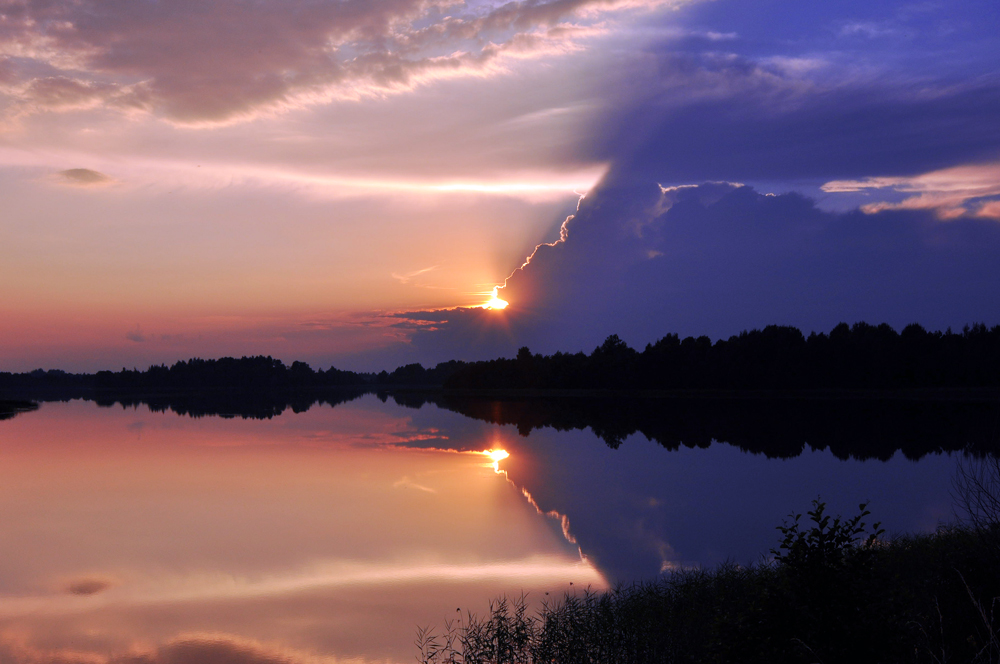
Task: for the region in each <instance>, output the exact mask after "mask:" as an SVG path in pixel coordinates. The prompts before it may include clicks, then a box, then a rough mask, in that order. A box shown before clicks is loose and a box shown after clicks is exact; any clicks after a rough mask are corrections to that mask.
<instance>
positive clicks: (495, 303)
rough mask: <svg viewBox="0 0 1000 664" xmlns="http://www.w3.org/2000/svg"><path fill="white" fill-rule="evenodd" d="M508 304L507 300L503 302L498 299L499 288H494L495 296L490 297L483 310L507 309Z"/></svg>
mask: <svg viewBox="0 0 1000 664" xmlns="http://www.w3.org/2000/svg"><path fill="white" fill-rule="evenodd" d="M507 304H509V303H508V302H507V300H501V299H500V298H499V297H497V287H496V286H494V287H493V295H492V297H490V299H489V301H488V302H487V303H486V304H484V305H483V309H506V308H507Z"/></svg>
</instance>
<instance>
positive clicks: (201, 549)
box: [0, 394, 1000, 664]
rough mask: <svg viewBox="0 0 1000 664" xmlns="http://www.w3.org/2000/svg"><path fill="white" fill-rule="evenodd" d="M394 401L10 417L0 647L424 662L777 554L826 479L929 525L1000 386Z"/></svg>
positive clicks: (1, 516) (949, 514)
mask: <svg viewBox="0 0 1000 664" xmlns="http://www.w3.org/2000/svg"><path fill="white" fill-rule="evenodd" d="M396 399H398V400H399V401H398V402H397V401H396ZM396 399H394V398H387V397H386V395H381V398H380V397H379V396H377V395H375V394H365V395H361V396H357V397H356V398H353V399H350V400H346V401H344V402H343V403H337V404H336V405H333V406H331V405H330V404H321V405H313V406H312V407H309V405H308V404H307V405H305V406H304V407H303V408H296V409H294V410H293V409H292V408H277V409H276V410H274V411H273V412H274V413H278V414H276V415H274V416H273V417H270V418H263V419H252V418H251V419H243V418H240V417H219V416H211V415H209V416H202V417H190V416H186V415H181V414H178V413H177V412H173V411H171V410H170V409H169V408H165V409H164V408H160V407H156V406H154V409H150V408H149V407H147V406H146V405H136V406H128V407H123V406H121V405H114V406H112V407H98V406H97V405H95V404H94V403H93V402H89V401H80V400H75V401H68V402H49V403H43V404H42V405H41V407H40V409H39V410H37V411H34V412H28V413H23V414H20V415H17V416H16V417H14V418H12V419H9V420H5V421H2V422H0V475H2V476H0V661H12V662H56V661H58V662H61V663H63V664H75V663H77V662H79V663H80V664H84V663H85V662H86V663H90V664H94V663H100V662H111V661H114V662H126V661H127V662H135V663H136V664H138V663H139V662H144V663H146V664H152V663H155V662H165V663H166V662H170V663H176V664H181V663H182V662H232V661H250V662H256V663H259V664H267V663H271V662H275V663H277V662H295V663H297V662H312V661H324V662H343V661H347V662H410V661H413V657H414V655H415V654H416V650H415V648H414V646H413V640H414V637H415V634H416V628H417V627H418V626H426V625H436V626H438V629H439V631H440V628H441V627H443V626H444V624H445V621H448V620H456V619H458V620H460V619H464V617H465V615H466V612H467V611H472V612H475V613H479V614H481V613H483V612H484V611H485V610H486V608H487V606H488V601H489V600H490V599H491V598H493V597H496V596H499V595H504V594H506V595H507V596H517V595H520V594H521V593H527V594H528V597H529V599H530V600H531V601H534V602H539V601H543V600H545V599H546V598H556V597H560V596H562V594H563V593H565V592H567V591H571V592H575V591H578V590H581V589H584V588H587V587H589V588H591V589H595V590H600V589H604V588H607V587H608V586H609V585H610V584H614V583H617V582H620V581H631V580H639V579H649V578H653V577H655V576H656V575H658V574H662V573H668V572H669V570H672V569H680V568H685V567H694V566H711V565H714V564H716V563H719V562H723V561H726V560H731V561H735V562H738V563H752V562H755V561H758V560H760V559H761V558H762V557H763V556H766V555H767V554H768V551H769V549H770V548H771V547H773V546H775V545H776V544H777V540H778V532H777V531H776V530H775V527H776V526H777V525H779V524H780V523H781V522H782V519H783V518H787V515H788V514H789V513H790V512H792V511H796V512H805V511H806V510H807V509H809V507H810V502H811V501H812V500H813V499H815V498H816V497H818V496H821V497H822V499H823V500H825V501H827V503H828V505H829V510H830V511H832V512H833V513H842V514H844V515H845V516H846V515H853V514H855V513H856V511H857V506H858V503H860V502H862V501H870V509H871V510H872V513H873V514H872V520H879V521H881V522H882V524H883V527H885V528H886V529H887V531H889V532H890V533H892V532H928V531H932V530H933V529H934V528H936V527H937V526H938V525H939V524H943V523H948V522H950V521H953V520H954V518H955V517H954V506H953V500H952V496H951V493H952V482H953V478H954V475H955V471H956V467H957V465H958V464H959V463H960V462H961V461H962V459H963V458H964V456H965V452H962V451H959V450H960V449H962V447H961V446H962V444H963V443H962V441H965V443H969V444H972V445H973V447H975V446H976V445H978V447H975V449H977V450H978V452H979V453H981V452H982V449H986V448H988V447H989V445H990V444H992V443H993V442H995V438H993V437H992V436H994V435H995V433H994V434H991V433H990V432H991V431H992V432H995V431H996V422H997V421H1000V420H997V419H996V418H995V415H996V414H997V413H998V412H1000V411H998V408H997V406H996V405H994V404H991V403H989V404H980V405H979V406H976V407H975V408H973V409H972V410H971V411H969V410H968V409H966V410H963V408H965V407H964V406H963V407H957V406H955V407H952V406H948V407H946V412H945V411H942V412H943V413H944V414H942V413H939V412H937V411H935V410H934V408H930V407H928V406H927V405H926V404H919V403H917V404H908V405H903V406H899V405H898V404H897V405H894V406H885V407H882V406H878V407H876V408H874V411H873V410H872V409H871V408H869V407H868V406H865V407H864V408H860V407H859V408H860V410H859V408H853V410H852V407H846V406H842V405H840V404H837V403H833V404H826V405H824V406H816V408H820V410H822V412H815V413H814V412H812V411H810V408H813V406H802V405H801V404H797V403H785V404H784V405H779V406H773V407H772V406H764V405H761V404H758V403H748V402H743V403H740V404H736V405H733V404H729V405H716V404H713V403H711V402H699V405H692V404H683V403H681V404H679V405H678V404H677V403H675V404H674V405H664V403H663V402H650V403H651V405H648V407H646V409H645V410H643V409H642V408H639V407H637V406H634V405H632V406H628V407H626V406H624V405H621V406H620V407H619V406H608V407H605V410H606V411H607V412H605V413H604V415H603V416H602V415H601V413H600V411H601V407H600V406H598V405H596V404H591V405H586V404H584V405H583V406H580V405H567V404H570V402H568V401H564V402H560V403H561V405H560V404H555V405H551V404H550V406H551V407H548V406H545V404H544V403H543V401H544V400H526V401H522V402H507V403H500V402H483V401H476V400H468V399H467V400H457V401H456V400H451V401H448V400H442V399H438V400H437V402H435V399H424V398H421V397H419V396H413V395H403V396H399V397H396ZM578 403H579V402H572V404H578ZM544 408H549V410H544ZM769 408H777V410H769ZM540 409H541V410H540ZM628 409H632V411H634V412H632V411H630V412H632V416H633V420H632V421H625V422H624V423H618V424H615V423H612V422H611V421H610V420H608V419H607V413H608V412H623V411H625V410H628ZM894 409H895V410H894ZM900 409H902V410H900ZM956 409H957V410H956ZM296 410H298V411H300V412H295V411H296ZM553 413H554V414H553ZM706 413H715V414H719V413H721V414H722V416H720V417H719V418H716V417H715V416H714V415H712V416H709V415H706ZM803 413H805V415H804V414H803ZM271 414H273V413H271ZM588 417H590V418H594V417H596V418H597V419H587V418H588ZM922 417H924V418H927V417H929V418H931V419H930V420H928V422H931V421H932V422H933V423H934V424H930V423H921V419H920V418H922ZM602 418H603V419H602ZM692 418H693V419H692ZM706 418H707V419H706ZM824 418H827V419H824ZM866 418H867V419H866ZM886 418H887V419H886ZM991 418H993V419H991ZM657 422H663V423H668V424H670V426H669V427H667V429H670V431H672V432H674V433H667V432H665V431H666V429H664V426H666V424H664V425H663V426H660V425H659V424H655V423H657ZM754 422H756V424H754ZM651 423H653V424H651ZM741 423H746V428H740V427H741V426H742V425H741ZM914 423H916V425H914ZM550 425H551V426H550ZM654 425H655V426H654ZM555 426H558V427H559V428H558V429H557V428H554V427H555ZM651 427H653V428H655V427H659V428H656V431H655V432H652V429H651ZM671 427H672V428H671ZM991 427H993V428H992V429H991ZM612 429H613V430H612ZM595 430H596V431H598V432H599V433H600V434H601V436H598V435H595V434H594V431H595ZM873 431H874V432H876V433H874V434H873V433H871V432H873ZM901 431H902V432H904V434H905V435H901V434H900V433H899V432H901ZM640 432H645V434H647V435H648V436H649V438H647V435H644V434H643V433H640ZM692 432H697V435H696V433H692ZM866 432H867V433H866ZM955 432H958V433H955ZM671 436H674V437H673V438H671ZM894 436H895V437H899V438H900V439H899V440H896V439H895V438H894ZM650 438H652V440H650ZM725 439H731V440H734V441H737V443H738V444H728V443H725V442H713V440H725ZM771 439H773V440H774V441H775V442H776V446H775V448H774V451H771V450H770V448H768V446H767V441H768V440H771ZM885 440H889V441H890V442H891V445H886V444H882V445H880V444H879V441H885ZM796 441H798V442H797V443H796ZM817 441H819V442H817ZM858 441H861V443H859V442H858ZM862 443H863V444H862ZM859 445H861V447H858V446H859ZM859 449H875V450H877V454H873V455H869V454H861V453H858V450H859ZM498 450H502V451H504V452H506V454H507V455H508V456H506V457H504V458H500V457H502V456H503V455H502V454H499V453H497V454H493V455H492V456H491V455H489V454H486V452H488V451H498ZM866 456H870V457H872V458H866V459H864V460H862V458H860V457H866ZM546 593H548V595H546Z"/></svg>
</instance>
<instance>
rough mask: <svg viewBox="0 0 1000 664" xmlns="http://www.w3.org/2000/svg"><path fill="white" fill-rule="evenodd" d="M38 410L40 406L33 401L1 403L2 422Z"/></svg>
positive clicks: (0, 415) (0, 418) (0, 416)
mask: <svg viewBox="0 0 1000 664" xmlns="http://www.w3.org/2000/svg"><path fill="white" fill-rule="evenodd" d="M37 409H38V404H37V403H34V402H32V401H0V420H8V419H10V418H12V417H14V416H15V415H17V414H18V413H26V412H28V411H30V410H37Z"/></svg>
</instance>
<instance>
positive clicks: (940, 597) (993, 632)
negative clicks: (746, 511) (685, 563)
mask: <svg viewBox="0 0 1000 664" xmlns="http://www.w3.org/2000/svg"><path fill="white" fill-rule="evenodd" d="M824 518H826V519H827V521H826V522H825V524H824V525H823V527H822V528H821V527H820V526H821V522H822V519H824ZM810 519H811V520H812V521H813V526H812V527H811V528H810V529H809V530H807V531H804V532H805V533H806V536H805V537H803V538H802V541H803V542H806V544H804V545H803V546H806V547H807V548H808V542H809V536H810V535H811V536H816V535H817V531H818V530H819V534H823V531H825V535H826V539H825V540H824V541H825V542H827V543H829V542H833V541H836V537H835V535H836V534H837V533H836V532H831V527H833V526H834V525H835V523H836V524H839V526H840V527H845V526H847V525H850V524H852V523H853V525H854V526H855V527H856V526H857V525H858V521H856V520H846V521H843V522H841V521H839V520H838V521H837V522H832V521H829V518H828V517H825V515H823V513H822V504H818V514H816V510H814V512H810ZM988 527H990V528H996V526H995V525H991V526H988ZM785 528H789V525H788V524H786V525H785ZM876 530H877V527H876ZM783 532H785V531H784V530H783ZM785 534H786V538H785V542H786V543H787V542H788V541H789V539H788V533H787V532H785ZM841 534H843V533H841ZM994 534H995V533H994ZM793 535H794V533H793ZM856 535H858V536H857V537H854V538H851V539H849V540H844V539H841V540H839V544H838V545H837V546H836V547H835V548H836V549H837V551H836V555H829V554H830V553H831V552H830V551H827V552H826V555H823V556H811V555H810V552H809V551H806V550H800V551H798V552H797V553H795V555H792V556H788V555H787V554H788V553H789V552H788V551H784V552H782V551H779V552H778V553H783V554H786V555H779V556H778V557H777V558H776V559H775V560H771V561H764V562H761V563H759V564H756V565H750V566H741V565H736V564H732V563H728V564H724V565H721V566H718V567H715V568H713V569H707V570H699V569H696V570H686V571H680V572H674V573H672V574H670V575H668V576H665V577H662V578H659V579H657V580H655V581H650V582H646V583H635V584H630V585H620V586H618V587H616V588H614V589H612V590H609V591H607V592H602V593H596V592H591V591H584V592H582V593H577V594H567V595H566V596H564V597H563V598H562V599H561V600H559V601H556V602H552V603H548V604H543V605H542V607H541V608H540V609H539V610H537V611H531V610H529V601H528V598H525V597H519V598H516V599H507V598H499V599H497V600H494V601H493V602H492V603H491V605H490V610H489V613H488V614H487V615H485V616H482V617H479V616H475V615H469V616H468V617H467V619H466V620H465V621H464V622H463V623H461V624H459V623H452V624H450V625H447V626H446V629H445V631H444V632H443V633H442V634H440V635H435V634H433V633H430V632H428V631H426V630H424V631H422V632H421V633H420V634H419V635H418V642H417V646H418V650H419V654H418V656H417V659H418V661H419V662H422V663H423V664H443V663H448V664H540V663H541V662H546V663H548V664H563V663H565V664H604V663H612V662H613V663H615V664H639V663H643V664H645V663H654V662H656V663H659V662H669V663H674V662H742V663H747V664H752V663H756V662H760V663H765V662H766V663H768V664H772V663H774V662H937V663H943V662H998V663H1000V569H998V566H997V564H996V558H995V556H994V554H993V552H992V551H990V550H989V547H988V546H987V545H986V543H987V542H989V541H991V538H984V537H982V533H981V532H980V531H979V530H978V529H976V528H974V527H971V526H968V527H950V528H946V529H941V530H939V531H938V532H936V533H934V534H930V535H917V536H905V537H896V538H892V539H888V540H886V539H881V540H873V539H871V538H870V537H869V535H870V533H865V532H863V531H862V532H861V533H856ZM793 540H794V537H793ZM813 543H814V544H815V541H814V542H813ZM813 553H815V551H813Z"/></svg>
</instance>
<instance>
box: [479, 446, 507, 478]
mask: <svg viewBox="0 0 1000 664" xmlns="http://www.w3.org/2000/svg"><path fill="white" fill-rule="evenodd" d="M482 454H485V455H486V456H488V457H489V458H491V459H493V472H495V473H499V472H500V462H501V461H502V460H504V459H506V458H507V457H509V456H510V453H509V452H508V451H507V450H500V449H496V450H484V451H483V452H482Z"/></svg>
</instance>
